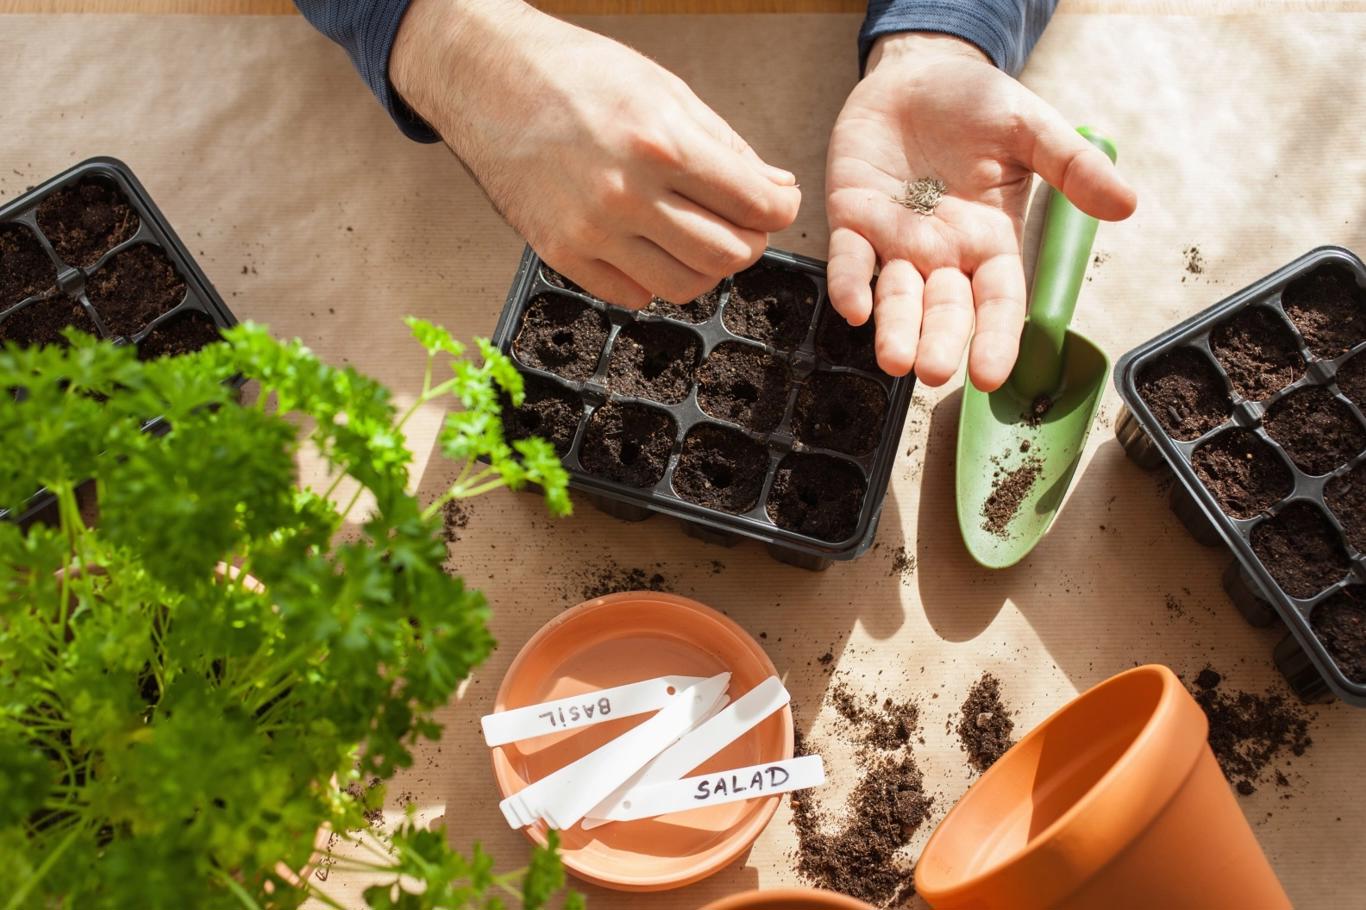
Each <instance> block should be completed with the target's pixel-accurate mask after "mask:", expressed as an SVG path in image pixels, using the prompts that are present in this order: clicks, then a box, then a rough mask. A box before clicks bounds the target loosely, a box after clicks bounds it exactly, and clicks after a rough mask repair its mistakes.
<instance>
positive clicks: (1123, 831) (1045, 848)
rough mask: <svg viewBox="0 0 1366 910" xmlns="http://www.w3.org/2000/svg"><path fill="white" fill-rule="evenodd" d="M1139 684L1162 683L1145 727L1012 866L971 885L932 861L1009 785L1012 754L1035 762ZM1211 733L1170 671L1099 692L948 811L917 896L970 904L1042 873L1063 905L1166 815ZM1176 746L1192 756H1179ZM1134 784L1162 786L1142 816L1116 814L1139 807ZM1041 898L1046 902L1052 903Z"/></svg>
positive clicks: (1120, 679)
mask: <svg viewBox="0 0 1366 910" xmlns="http://www.w3.org/2000/svg"><path fill="white" fill-rule="evenodd" d="M1140 679H1147V680H1155V681H1156V682H1157V683H1159V685H1160V689H1159V691H1158V694H1157V697H1156V700H1155V701H1154V702H1153V704H1152V707H1151V709H1150V710H1149V713H1148V716H1147V718H1146V720H1145V721H1144V722H1143V726H1142V727H1141V728H1140V729H1139V730H1138V732H1137V733H1136V734H1135V735H1134V736H1133V738H1132V739H1131V740H1130V742H1129V743H1128V745H1126V746H1125V747H1124V750H1123V752H1122V753H1120V755H1119V756H1118V757H1117V758H1116V759H1115V760H1114V761H1113V762H1112V763H1111V764H1110V766H1109V767H1108V768H1107V769H1106V770H1105V772H1104V773H1103V774H1101V775H1100V777H1099V778H1097V779H1096V780H1095V781H1094V782H1093V783H1091V785H1090V786H1089V787H1088V788H1087V790H1086V792H1085V793H1084V794H1083V795H1082V796H1081V797H1080V798H1078V799H1077V800H1076V801H1075V802H1074V803H1072V805H1070V806H1068V807H1067V809H1066V811H1064V812H1062V813H1061V814H1060V815H1059V816H1058V817H1057V818H1055V819H1054V820H1053V821H1052V822H1051V823H1050V824H1049V825H1048V826H1047V827H1045V828H1044V829H1043V830H1042V831H1040V832H1038V833H1037V834H1035V835H1033V836H1031V837H1030V838H1029V840H1028V841H1027V843H1026V844H1025V845H1024V847H1022V848H1020V849H1018V850H1016V851H1015V852H1014V853H1012V854H1010V855H1009V856H1007V857H1006V858H1004V859H1001V860H998V861H995V862H993V863H992V864H990V865H987V866H986V867H985V868H982V869H980V870H979V871H975V872H973V873H972V874H970V875H968V876H967V877H957V878H956V877H953V876H951V875H949V874H947V873H941V872H940V871H939V870H940V869H941V868H942V867H943V864H941V863H937V862H934V861H932V860H933V859H934V856H933V855H934V853H935V851H936V848H937V847H938V845H939V844H941V843H943V842H945V841H947V839H948V837H949V836H950V833H952V831H953V829H954V827H955V826H956V825H959V824H962V823H963V822H964V820H965V819H967V818H968V817H969V813H973V812H975V811H977V806H976V805H975V804H976V803H977V802H980V801H982V800H983V799H985V798H987V795H990V791H991V790H992V789H993V786H992V785H993V784H995V783H997V782H998V781H1000V780H1001V779H1003V778H1004V776H1005V774H1006V771H1007V769H1008V768H1009V767H1010V764H1011V761H1010V756H1011V753H1014V754H1015V755H1016V756H1025V755H1026V754H1032V753H1030V750H1029V745H1030V744H1032V743H1033V742H1034V741H1036V740H1038V739H1041V738H1043V736H1044V735H1046V734H1047V733H1048V732H1049V730H1050V728H1052V727H1054V726H1056V725H1057V724H1058V723H1059V722H1060V721H1061V720H1062V719H1063V718H1064V717H1065V716H1067V715H1068V714H1071V713H1072V712H1074V711H1076V710H1077V708H1078V707H1079V706H1080V705H1082V704H1085V703H1088V702H1094V701H1097V700H1100V699H1104V698H1105V697H1107V696H1108V695H1109V694H1111V693H1112V692H1113V691H1114V690H1115V689H1118V688H1122V687H1127V686H1132V685H1134V684H1135V681H1136V680H1140ZM1183 727H1186V728H1188V729H1189V730H1190V731H1191V732H1193V731H1194V730H1195V729H1198V730H1199V734H1200V735H1199V736H1190V735H1181V730H1182V728H1183ZM1208 729H1209V722H1208V720H1207V719H1206V718H1205V715H1204V712H1203V711H1201V709H1200V708H1199V706H1198V705H1197V704H1196V703H1195V701H1194V699H1192V698H1191V697H1190V695H1189V693H1187V691H1186V688H1185V686H1184V685H1183V684H1182V683H1181V680H1180V679H1179V678H1178V677H1177V676H1176V674H1175V673H1173V672H1172V671H1171V669H1169V668H1168V667H1166V666H1163V665H1161V664H1145V665H1143V666H1139V667H1134V668H1133V669H1130V670H1126V671H1124V672H1123V673H1119V674H1117V675H1115V676H1112V677H1110V678H1109V679H1106V680H1104V681H1102V682H1100V683H1098V684H1096V685H1095V686H1093V687H1092V688H1090V689H1088V690H1087V691H1085V692H1083V693H1081V694H1080V695H1078V696H1076V697H1075V698H1073V699H1071V700H1070V701H1068V702H1067V703H1066V704H1065V705H1063V706H1062V707H1061V708H1059V709H1058V710H1056V711H1054V712H1053V713H1052V714H1050V715H1049V716H1048V717H1047V719H1045V720H1044V721H1043V722H1042V723H1040V724H1039V725H1038V726H1037V727H1035V728H1034V729H1033V730H1031V731H1030V732H1029V733H1028V734H1027V735H1026V736H1025V737H1024V739H1022V740H1020V742H1019V743H1017V744H1016V745H1015V746H1013V747H1012V748H1011V749H1010V750H1009V751H1008V752H1007V753H1006V754H1005V755H1003V756H1002V757H1001V758H1000V759H999V760H998V761H997V762H996V763H995V764H994V765H993V766H992V767H991V768H990V769H988V770H987V772H986V773H985V774H983V775H982V777H981V778H980V779H979V780H978V781H977V782H976V783H975V784H973V786H972V787H971V788H970V789H969V790H968V792H967V793H966V794H965V795H964V796H963V797H962V798H961V799H959V801H958V803H957V804H956V805H955V806H954V807H953V808H952V809H950V810H949V813H948V814H947V815H946V816H945V817H944V819H943V820H942V821H941V822H940V823H939V825H938V827H937V828H936V829H935V831H934V832H933V833H932V834H931V835H930V838H929V840H928V841H927V842H926V844H925V848H924V850H922V851H921V855H920V860H919V862H918V863H917V866H916V881H915V884H916V890H917V892H918V893H920V894H921V895H922V896H923V897H925V898H926V900H928V901H930V903H932V904H933V903H935V902H937V901H940V900H945V899H953V898H968V897H970V896H971V895H973V894H974V893H975V892H977V891H980V890H983V889H985V888H989V887H993V886H996V885H998V884H1001V883H1003V882H1005V881H1010V880H1013V879H1015V878H1016V877H1017V876H1019V875H1021V873H1022V871H1023V870H1024V869H1027V868H1029V867H1043V868H1044V871H1045V872H1046V873H1047V874H1046V875H1044V876H1043V877H1042V878H1043V880H1045V881H1048V880H1050V879H1051V882H1050V884H1051V885H1052V888H1051V889H1049V890H1050V893H1051V895H1052V899H1053V900H1061V899H1063V898H1064V897H1066V895H1067V894H1068V893H1070V892H1071V891H1073V890H1074V889H1075V888H1076V887H1077V886H1078V885H1079V884H1080V883H1081V882H1082V881H1084V880H1086V878H1089V876H1090V874H1093V873H1094V871H1095V870H1097V869H1099V868H1102V867H1103V866H1104V865H1105V864H1106V863H1108V862H1110V861H1111V860H1113V859H1114V857H1115V856H1117V855H1118V854H1119V853H1120V851H1121V850H1122V849H1123V848H1124V846H1126V845H1127V844H1128V843H1129V842H1130V841H1132V840H1133V838H1134V837H1135V836H1136V835H1137V834H1138V832H1140V831H1142V830H1143V829H1144V828H1146V827H1147V826H1148V825H1150V824H1151V823H1152V820H1153V819H1154V818H1156V817H1157V815H1158V814H1160V813H1161V812H1162V811H1163V809H1164V808H1165V807H1166V805H1167V804H1168V803H1169V802H1170V801H1171V799H1172V798H1173V796H1175V794H1176V793H1177V791H1178V790H1179V789H1180V788H1181V786H1182V785H1183V784H1184V783H1185V781H1186V779H1187V778H1188V777H1189V776H1190V774H1191V772H1192V770H1193V769H1194V767H1195V764H1196V762H1197V760H1198V759H1199V757H1200V755H1201V752H1202V750H1205V749H1207V748H1208V746H1207V736H1208ZM1174 746H1182V747H1185V748H1184V750H1183V751H1175V752H1174V751H1173V747H1174ZM1020 760H1024V759H1020ZM1145 766H1146V767H1147V768H1152V769H1156V772H1157V773H1156V774H1152V773H1145ZM1134 779H1138V780H1144V779H1146V780H1147V782H1148V783H1150V784H1156V785H1157V786H1155V787H1152V788H1150V789H1149V790H1147V791H1146V792H1145V794H1144V799H1143V800H1142V802H1141V804H1140V806H1141V808H1140V810H1139V811H1131V812H1116V811H1114V810H1115V809H1117V808H1128V809H1132V808H1133V804H1132V803H1131V802H1130V801H1128V800H1126V799H1125V795H1124V791H1125V790H1126V789H1127V788H1128V787H1129V786H1130V782H1131V781H1133V780H1134ZM946 832H950V833H946ZM943 849H948V848H943ZM927 860H931V861H929V862H927ZM1050 860H1051V862H1050ZM1060 861H1061V862H1060ZM1060 868H1067V869H1069V870H1070V871H1072V873H1073V878H1072V880H1071V881H1070V883H1069V882H1068V881H1063V880H1061V877H1060V876H1059V875H1058V874H1057V873H1058V871H1059V869H1060ZM1034 880H1035V881H1037V880H1039V877H1038V876H1036V877H1034ZM1039 897H1040V899H1041V900H1042V899H1043V898H1044V897H1045V895H1042V894H1041V895H1039ZM1050 902H1051V901H1050Z"/></svg>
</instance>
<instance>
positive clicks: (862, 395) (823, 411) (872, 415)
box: [792, 371, 887, 455]
mask: <svg viewBox="0 0 1366 910" xmlns="http://www.w3.org/2000/svg"><path fill="white" fill-rule="evenodd" d="M886 414H887V395H886V393H885V392H883V391H882V387H881V386H880V385H878V384H877V383H876V382H874V381H873V380H871V379H868V378H866V377H863V376H855V375H854V374H852V373H827V372H824V371H822V372H817V373H813V374H811V377H810V378H809V379H808V380H807V381H806V383H805V385H803V386H802V390H801V392H800V393H799V394H798V395H797V408H796V410H795V411H794V412H793V416H792V434H793V436H795V437H796V439H797V441H798V442H800V443H802V444H803V445H808V446H817V447H819V448H822V449H834V450H836V451H838V452H845V453H848V454H850V455H866V454H868V453H869V452H871V451H873V449H875V448H877V444H878V442H879V440H881V438H882V423H883V418H884V417H885V416H886Z"/></svg>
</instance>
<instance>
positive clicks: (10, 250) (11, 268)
mask: <svg viewBox="0 0 1366 910" xmlns="http://www.w3.org/2000/svg"><path fill="white" fill-rule="evenodd" d="M56 284H57V269H56V268H55V267H54V266H53V265H52V260H50V259H48V258H47V253H44V252H43V245H42V244H41V243H39V242H38V238H37V236H35V235H34V233H33V232H32V231H30V230H29V229H28V228H26V227H24V226H23V225H22V224H5V225H0V309H4V308H6V307H10V306H13V305H14V304H16V303H18V302H19V301H21V300H24V299H26V298H28V297H32V296H33V295H35V294H42V293H44V292H46V291H50V290H52V288H53V287H54V286H55V285H56Z"/></svg>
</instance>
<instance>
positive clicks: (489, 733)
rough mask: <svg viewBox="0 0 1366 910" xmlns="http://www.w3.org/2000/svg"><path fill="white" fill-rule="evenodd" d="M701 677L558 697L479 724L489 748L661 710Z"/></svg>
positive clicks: (666, 678) (673, 678) (500, 713)
mask: <svg viewBox="0 0 1366 910" xmlns="http://www.w3.org/2000/svg"><path fill="white" fill-rule="evenodd" d="M704 678H705V677H701V676H660V677H658V678H656V679H647V680H644V681H643V682H638V683H630V684H629V685H625V686H615V687H613V688H611V689H599V690H597V691H593V692H585V693H583V694H582V695H573V696H570V697H568V698H557V699H555V700H554V701H547V702H543V703H541V704H539V705H528V706H527V707H525V708H513V709H511V710H508V711H498V712H496V713H494V714H487V715H485V716H484V717H482V718H481V719H480V721H479V723H480V726H482V727H483V728H484V742H485V743H487V744H488V745H489V747H490V748H492V747H494V746H503V745H506V744H508V743H513V742H517V741H518V740H523V739H531V738H532V737H535V736H544V735H545V734H547V733H559V732H561V731H563V730H577V729H578V728H580V727H588V726H591V725H593V724H599V723H602V722H603V721H606V720H612V719H614V718H617V717H633V716H635V715H637V714H644V713H646V712H647V711H658V710H660V709H661V708H663V707H664V706H665V705H667V704H669V702H670V701H672V700H673V699H674V697H675V696H677V695H678V694H679V693H680V692H682V691H683V690H685V689H688V688H690V687H692V686H695V685H697V684H698V683H700V682H702V680H703V679H704Z"/></svg>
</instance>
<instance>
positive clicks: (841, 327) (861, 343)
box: [816, 307, 878, 372]
mask: <svg viewBox="0 0 1366 910" xmlns="http://www.w3.org/2000/svg"><path fill="white" fill-rule="evenodd" d="M876 332H877V330H876V328H875V327H874V325H873V318H872V317H871V316H869V317H868V321H867V322H865V323H864V324H863V325H860V326H852V325H850V324H849V322H848V321H847V320H846V319H845V318H844V317H843V316H841V315H840V314H839V313H837V312H835V310H834V308H833V307H827V308H826V309H825V311H824V312H822V313H821V321H820V325H818V326H817V327H816V353H818V354H820V355H821V356H822V357H824V358H825V359H826V360H828V361H830V362H831V363H833V364H837V365H838V366H842V367H853V368H855V369H858V370H868V371H869V372H874V371H876V370H877V369H878V365H877V348H876V347H875V341H876Z"/></svg>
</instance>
